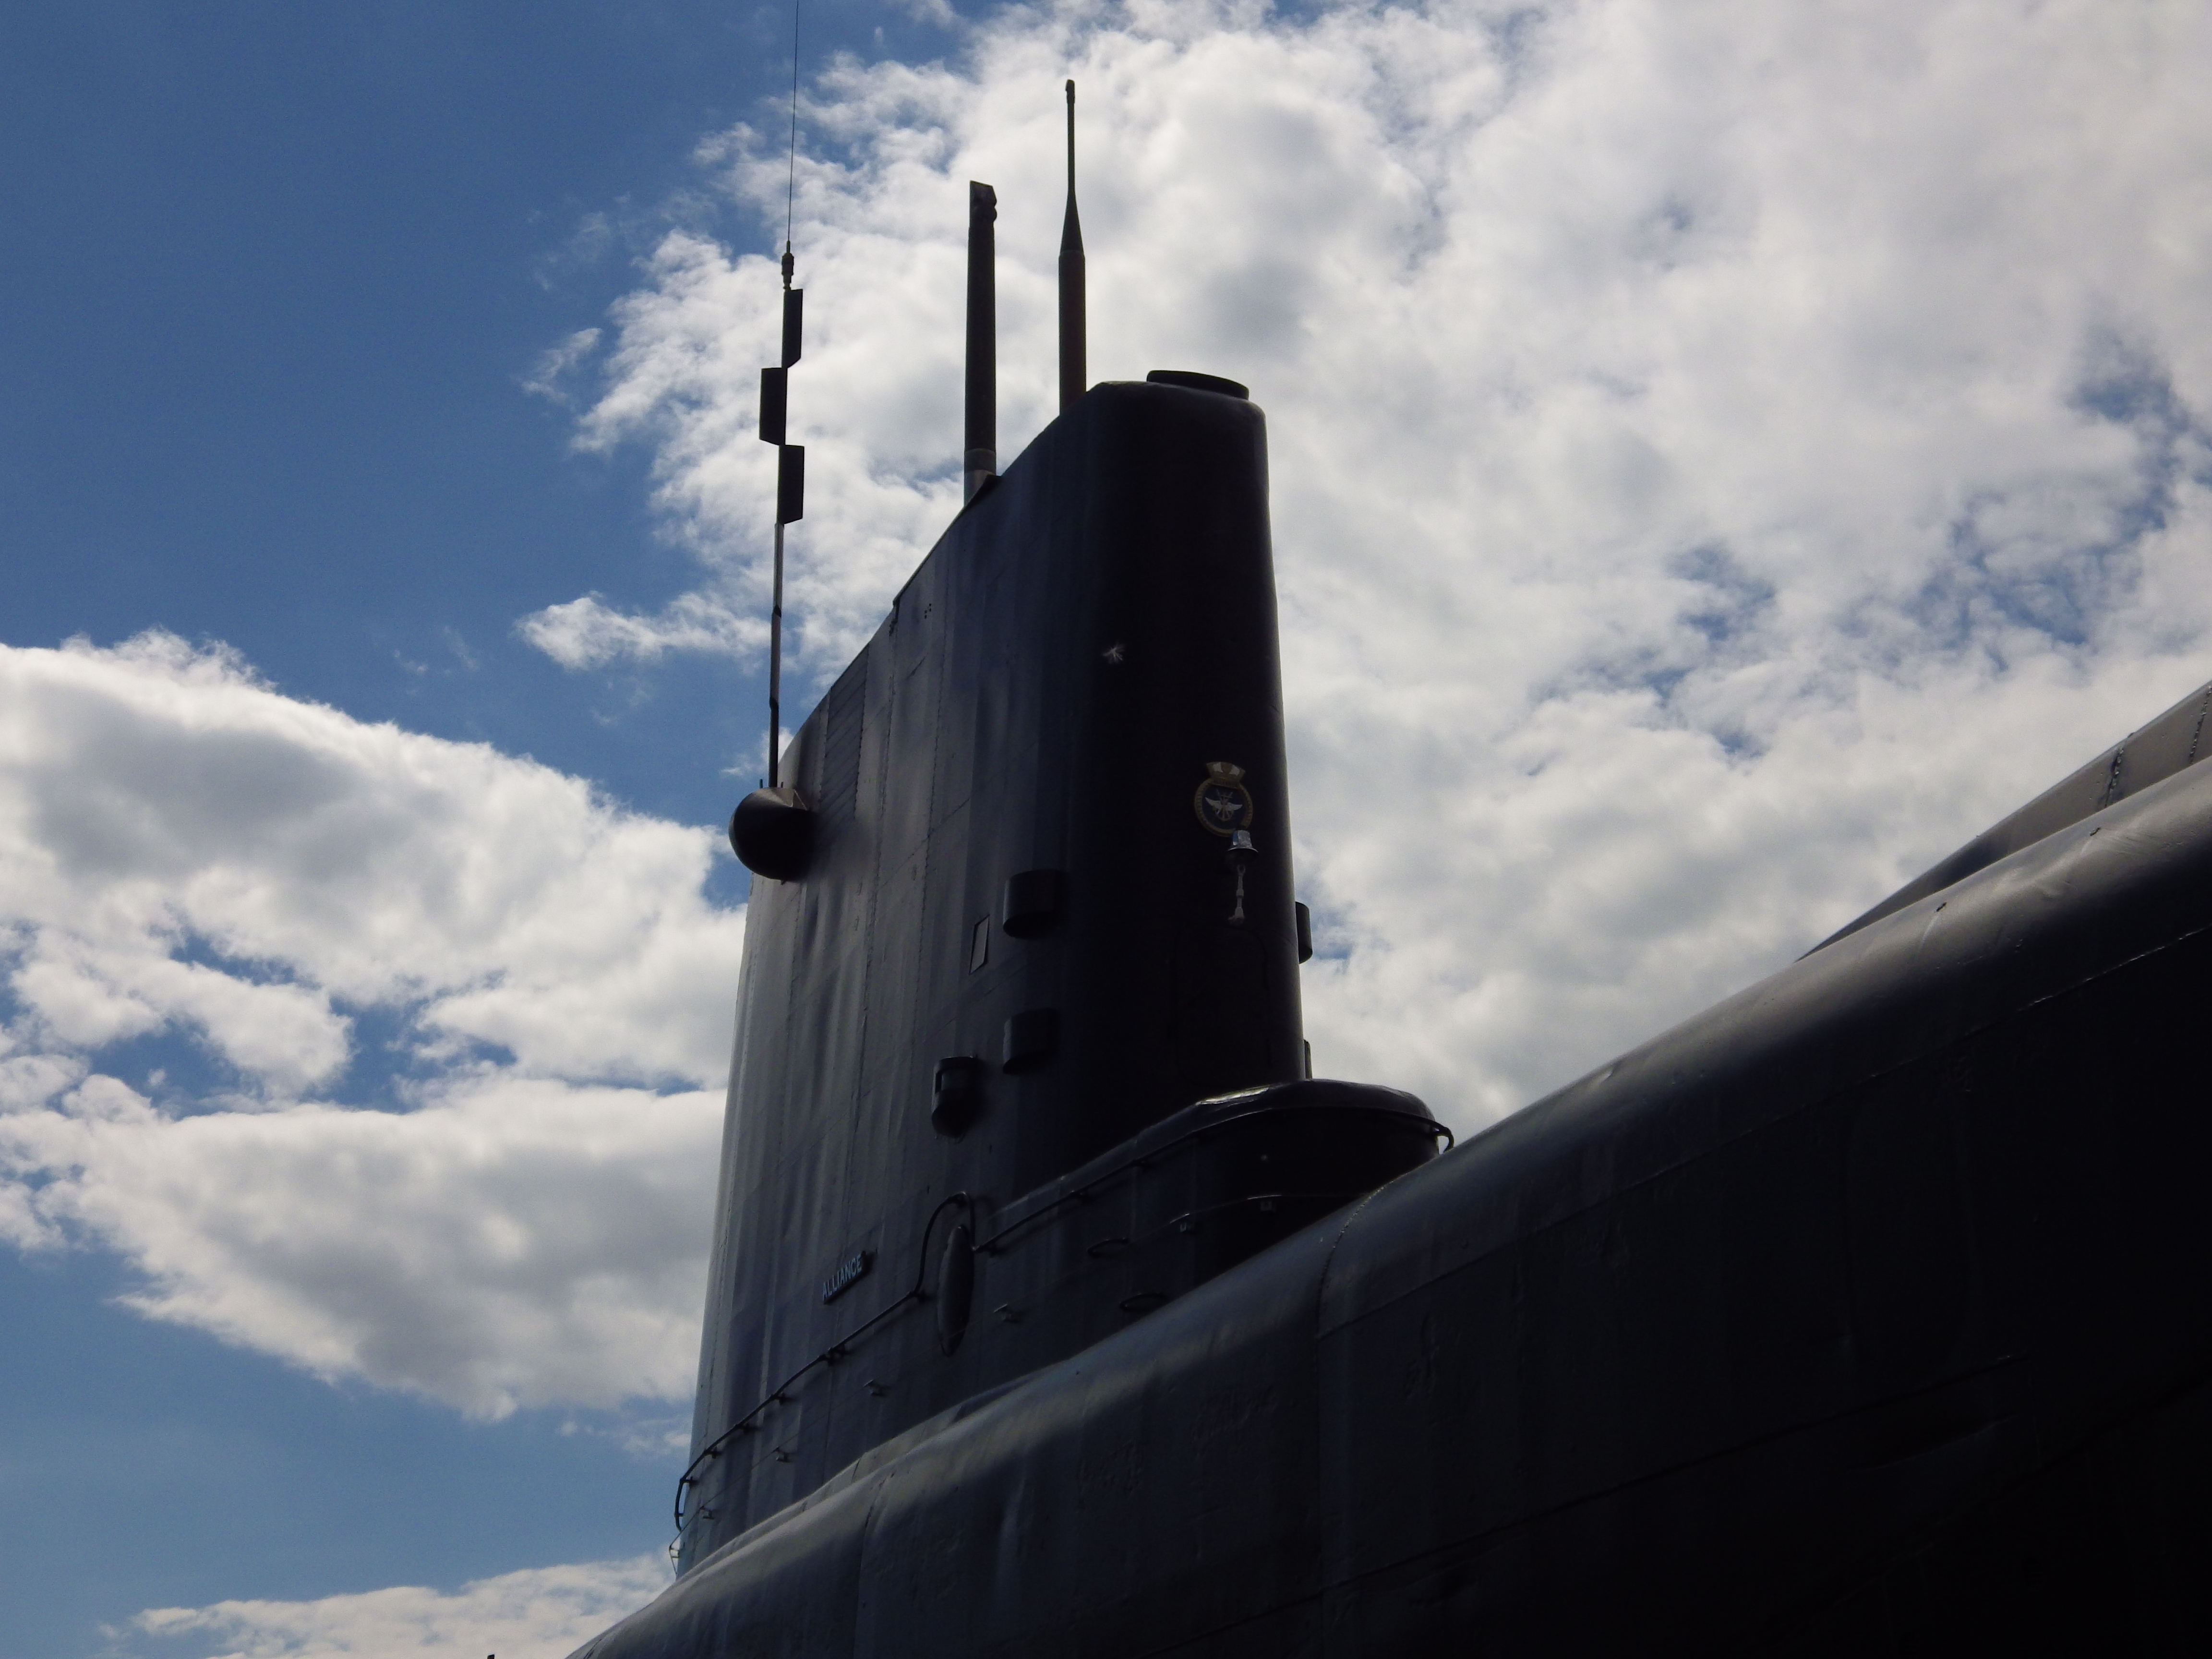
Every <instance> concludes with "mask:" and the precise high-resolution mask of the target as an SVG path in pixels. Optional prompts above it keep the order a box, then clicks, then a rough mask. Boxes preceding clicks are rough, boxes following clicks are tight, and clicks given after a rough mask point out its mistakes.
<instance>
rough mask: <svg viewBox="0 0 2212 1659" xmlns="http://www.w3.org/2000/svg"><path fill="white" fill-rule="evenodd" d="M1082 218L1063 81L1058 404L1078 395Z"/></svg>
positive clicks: (1070, 91) (1082, 377)
mask: <svg viewBox="0 0 2212 1659" xmlns="http://www.w3.org/2000/svg"><path fill="white" fill-rule="evenodd" d="M1083 311H1084V304H1083V221H1082V220H1080V219H1079V218H1077V217H1076V215H1075V82H1073V81H1070V82H1068V83H1067V216H1066V218H1065V219H1063V220H1061V221H1060V408H1061V409H1063V410H1065V409H1066V407H1067V406H1068V405H1069V404H1072V403H1073V402H1074V401H1075V400H1076V399H1077V398H1080V397H1081V396H1082V395H1083V394H1084V392H1085V390H1086V389H1087V386H1088V385H1089V381H1088V379H1087V376H1086V374H1085V368H1084V361H1083V359H1084V343H1085V342H1084V335H1085V325H1084V315H1083Z"/></svg>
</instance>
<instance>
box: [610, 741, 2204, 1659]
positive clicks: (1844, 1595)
mask: <svg viewBox="0 0 2212 1659" xmlns="http://www.w3.org/2000/svg"><path fill="white" fill-rule="evenodd" d="M2208 923H2212V770H2208V769H2201V768H2193V767H2192V768H2191V769H2188V770H2186V771H2184V772H2182V773H2180V774H2179V775H2176V776H2173V777H2170V778H2168V779H2167V780H2166V781H2164V782H2161V783H2159V784H2156V785H2154V786H2153V787H2150V788H2148V789H2147V790H2145V791H2143V792H2142V793H2140V794H2137V795H2135V796H2133V797H2132V798H2130V799H2126V800H2124V801H2122V802H2120V803H2119V804H2118V805H2114V806H2112V807H2109V808H2108V809H2106V811H2102V812H2100V813H2098V814H2096V815H2095V816H2094V817H2091V818H2089V819H2087V821H2085V822H2082V823H2077V824H2075V825H2074V826H2073V827H2071V828H2069V829H2063V830H2061V831H2060V832H2059V833H2057V834H2056V835H2053V836H2050V837H2049V838H2047V839H2045V840H2044V841H2042V842H2039V843H2037V844H2035V845H2033V846H2031V847H2028V848H2026V849H2024V850H2022V851H2020V852H2017V853H2015V854H2012V855H2011V856H2010V857H2008V858H2006V859H2004V860H2002V862H2000V863H1997V864H1995V865H1993V866H1990V867H1989V868H1987V869H1984V870H1983V871H1981V872H1979V873H1978V874H1977V875H1975V876H1973V877H1972V878H1969V879H1968V880H1966V881H1965V882H1963V883H1961V884H1958V885H1956V886H1954V887H1952V888H1950V889H1948V890H1946V891H1944V892H1942V893H1937V894H1933V895H1930V896H1928V897H1926V898H1923V899H1921V900H1920V901H1919V902H1917V903H1914V904H1911V905H1910V906H1909V907H1907V908H1904V909H1902V910H1899V911H1898V912H1896V913H1895V914H1893V915H1888V916H1887V917H1885V918H1883V919H1882V920H1881V921H1877V922H1875V923H1874V924H1873V925H1871V926H1869V927H1864V928H1863V929H1862V930H1861V931H1859V932H1857V933H1852V934H1850V936H1848V937H1846V938H1844V939H1839V940H1838V941H1837V942H1835V943H1833V944H1832V945H1829V946H1828V947H1827V948H1826V949H1824V950H1821V951H1819V952H1817V953H1816V954H1815V955H1814V956H1812V957H1808V958H1807V959H1805V960H1804V961H1802V962H1800V963H1796V964H1794V965H1793V966H1791V967H1790V968H1789V969H1784V971H1783V972H1782V973H1780V974H1778V975H1775V976H1774V977H1773V978H1771V979H1770V980H1767V981H1765V982H1763V983H1761V984H1759V985H1758V986H1756V987H1753V988H1752V989H1750V990H1748V991H1746V992H1744V993H1742V994H1740V995H1738V996H1736V997H1735V998H1733V999H1731V1000H1729V1001H1727V1002H1724V1003H1723V1004H1721V1005H1720V1006H1717V1007H1716V1008H1714V1009H1712V1010H1711V1011H1709V1012H1706V1013H1705V1014H1703V1015H1700V1016H1699V1017H1698V1018H1695V1019H1692V1020H1691V1021H1689V1022H1688V1023H1686V1024H1684V1025H1682V1026H1680V1027H1679V1028H1677V1029H1676V1030H1674V1031H1672V1032H1670V1033H1668V1035H1666V1036H1662V1037H1660V1038H1658V1039H1656V1041H1654V1042H1650V1043H1648V1044H1646V1045H1645V1046H1644V1047H1642V1048H1638V1049H1636V1050H1634V1051H1633V1052H1632V1053H1631V1054H1627V1055H1626V1056H1624V1057H1623V1058H1621V1059H1620V1060H1618V1061H1616V1062H1615V1063H1614V1064H1613V1065H1611V1066H1606V1067H1604V1068H1602V1069H1601V1070H1600V1071H1599V1072H1597V1073H1594V1074H1593V1075H1592V1076H1591V1077H1589V1078H1587V1079H1583V1081H1581V1082H1579V1083H1577V1084H1575V1085H1571V1087H1569V1088H1566V1089H1565V1090H1562V1091H1559V1093H1557V1094H1555V1095H1553V1096H1552V1097H1549V1098H1547V1099H1546V1100H1544V1101H1542V1102H1540V1103H1537V1104H1535V1105H1534V1106H1532V1107H1530V1108H1528V1109H1527V1110H1525V1111H1523V1112H1521V1113H1519V1114H1517V1115H1515V1116H1513V1117H1511V1118H1510V1119H1508V1120H1506V1121H1504V1122H1502V1123H1500V1124H1498V1126H1496V1127H1493V1128H1492V1129H1491V1130H1490V1131H1488V1132H1487V1133H1484V1134H1483V1135H1481V1136H1480V1137H1478V1138H1477V1139H1474V1140H1473V1141H1471V1142H1470V1143H1469V1144H1468V1145H1467V1146H1463V1147H1462V1148H1460V1149H1459V1150H1458V1151H1456V1152H1452V1153H1450V1154H1449V1155H1448V1156H1445V1157H1443V1158H1439V1159H1437V1160H1435V1161H1434V1162H1431V1163H1429V1164H1425V1165H1423V1166H1422V1167H1420V1168H1419V1169H1417V1170H1413V1172H1412V1173H1410V1174H1407V1175H1405V1176H1401V1177H1400V1178H1399V1179H1397V1180H1395V1181H1394V1182H1391V1183H1390V1184H1389V1185H1388V1186H1386V1187H1384V1188H1383V1189H1382V1190H1381V1191H1380V1192H1378V1193H1376V1194H1374V1195H1373V1196H1372V1197H1371V1198H1369V1199H1367V1200H1363V1201H1362V1202H1360V1203H1358V1204H1357V1205H1355V1206H1352V1208H1351V1209H1350V1210H1348V1211H1346V1212H1340V1213H1339V1214H1338V1215H1336V1216H1334V1217H1332V1218H1328V1219H1327V1220H1324V1221H1322V1222H1320V1223H1317V1224H1316V1225H1311V1226H1310V1227H1308V1228H1307V1229H1306V1230H1305V1231H1303V1232H1301V1233H1299V1234H1297V1236H1295V1237H1291V1238H1289V1239H1287V1240H1286V1241H1285V1242H1283V1243H1278V1244H1276V1245H1274V1246H1273V1247H1272V1248H1271V1249H1267V1250H1266V1251H1265V1252H1264V1253H1262V1254H1261V1255H1258V1256H1256V1257H1255V1258H1253V1259H1252V1260H1250V1261H1246V1262H1244V1263H1243V1265H1241V1266H1239V1267H1234V1268H1232V1269H1231V1270H1230V1271H1228V1272H1226V1273H1223V1274H1221V1275H1220V1276H1219V1277H1217V1278H1214V1279H1212V1280H1211V1281H1210V1282H1207V1283H1205V1284H1202V1285H1199V1286H1198V1287H1197V1288H1195V1289H1194V1290H1192V1291H1189V1292H1188V1294H1186V1295H1183V1296H1182V1297H1180V1299H1178V1300H1176V1301H1173V1302H1171V1303H1170V1304H1168V1305H1166V1306H1165V1307H1163V1308H1161V1309H1160V1310H1158V1311H1157V1312H1154V1313H1152V1314H1150V1315H1148V1316H1145V1317H1143V1318H1142V1319H1140V1320H1139V1321H1138V1322H1136V1323H1135V1324H1133V1326H1131V1327H1130V1328H1127V1329H1125V1330H1122V1331H1121V1332H1120V1333H1119V1334H1115V1335H1112V1336H1110V1337H1109V1338H1107V1339H1106V1340H1103V1341H1100V1342H1098V1343H1097V1344H1096V1345H1095V1346H1091V1347H1088V1348H1086V1349H1085V1350H1084V1351H1082V1352H1079V1353H1077V1354H1075V1355H1074V1356H1073V1358H1066V1359H1064V1360H1060V1361H1059V1362H1058V1363H1055V1364H1050V1365H1048V1366H1047V1367H1046V1368H1045V1369H1043V1370H1040V1371H1037V1372H1035V1373H1034V1374H1032V1375H1030V1376H1028V1377H1026V1378H1024V1379H1023V1380H1021V1381H1019V1382H1017V1383H1013V1384H1012V1385H1011V1386H1008V1387H1005V1388H1002V1389H997V1390H994V1391H992V1392H990V1393H989V1394H987V1395H984V1396H981V1397H980V1398H979V1399H977V1400H976V1401H972V1402H970V1404H969V1405H968V1406H964V1407H959V1408H957V1409H955V1410H954V1411H951V1412H949V1413H944V1414H943V1415H941V1416H940V1417H939V1418H938V1419H933V1420H932V1421H931V1422H928V1423H925V1424H922V1425H919V1426H918V1427H916V1428H914V1429H912V1430H909V1431H907V1432H906V1433H905V1434H903V1435H902V1436H901V1437H898V1438H897V1439H896V1440H893V1441H891V1442H890V1443H886V1444H885V1445H884V1446H883V1447H881V1448H879V1449H878V1450H877V1451H875V1452H873V1453H871V1454H869V1455H867V1456H866V1457H864V1458H862V1459H861V1460H860V1462H857V1463H855V1464H854V1465H853V1466H852V1467H851V1468H848V1470H847V1471H845V1473H843V1474H840V1475H838V1476H836V1477H835V1478H833V1479H832V1480H829V1482H828V1483H827V1484H826V1485H824V1486H822V1487H821V1488H820V1489H819V1490H817V1492H814V1493H813V1495H812V1496H811V1497H809V1498H805V1499H803V1500H801V1501H800V1502H799V1503H798V1504H794V1505H793V1506H792V1507H791V1508H790V1509H787V1510H784V1511H783V1512H782V1513H781V1514H779V1515H776V1516H772V1517H770V1518H769V1519H768V1520H767V1521H764V1522H761V1523H760V1524H758V1525H757V1526H754V1527H753V1528H750V1530H749V1531H748V1532H746V1533H745V1534H743V1535H741V1536H739V1537H738V1538H736V1539H735V1540H733V1541H731V1542H730V1543H728V1544H726V1545H725V1546H723V1547H721V1548H720V1549H719V1550H717V1551H715V1552H714V1553H712V1554H711V1555H708V1556H706V1557H705V1559H701V1560H699V1561H698V1562H697V1563H696V1565H693V1566H692V1568H691V1570H690V1571H688V1572H687V1574H686V1575H685V1577H684V1578H683V1579H682V1580H681V1581H680V1582H679V1583H678V1584H676V1585H675V1586H674V1587H672V1588H671V1589H670V1590H669V1591H668V1592H667V1593H666V1594H665V1595H663V1596H662V1597H661V1598H660V1599H659V1600H658V1601H655V1602H654V1603H653V1605H652V1606H650V1607H647V1608H646V1609H645V1610H643V1611H642V1612H641V1613H638V1614H636V1615H635V1616H634V1617H633V1618H631V1619H630V1620H627V1621H626V1622H624V1623H623V1625H621V1626H617V1628H616V1629H615V1630H613V1631H611V1632H608V1633H607V1634H606V1635H605V1636H604V1637H602V1638H599V1640H598V1641H596V1642H594V1643H592V1644H590V1645H589V1646H588V1647H587V1648H586V1650H584V1652H585V1653H586V1654H587V1655H589V1656H591V1659H648V1656H650V1659H678V1656H683V1659H704V1656H708V1655H714V1656H739V1655H744V1656H750V1655H762V1656H766V1655H776V1656H785V1659H799V1656H824V1659H827V1656H838V1659H844V1656H891V1655H896V1656H900V1659H921V1656H927V1655H953V1654H958V1655H963V1656H973V1655H991V1656H1004V1659H1013V1656H1030V1655H1035V1656H1046V1655H1050V1656H1054V1659H1065V1656H1071V1655H1094V1656H1099V1659H1108V1656H1112V1659H1136V1656H1148V1655H1169V1654H1176V1655H1182V1654H1191V1655H1195V1654H1201V1653H1202V1654H1207V1655H1243V1654H1251V1655H1255V1656H1257V1655H1267V1656H1269V1659H1279V1656H1285V1655H1300V1654H1312V1655H1316V1656H1352V1655H1361V1656H1365V1655H1386V1654H1387V1655H1419V1654H1431V1653H1435V1654H1444V1653H1451V1654H1461V1653H1468V1654H1478V1653H1479V1654H1481V1655H1485V1656H1501V1659H1502V1656H1530V1659H1534V1656H1558V1655H1563V1654H1577V1655H1579V1654H1591V1655H1595V1654H1605V1655H1608V1656H1611V1655H1620V1654H1627V1653H1635V1654H1650V1653H1677V1652H1679V1653H1696V1654H1699V1655H1710V1654H1756V1655H1774V1656H1780V1655H1791V1656H1796V1655H1808V1656H1809V1655H1815V1654H1820V1655H1826V1654H1892V1653H1895V1654H1900V1655H1902V1654H1917V1653H1923V1652H1926V1653H1942V1654H1961V1653H1967V1652H1994V1653H2004V1654H2008V1655H2020V1654H2045V1653H2048V1654H2059V1653H2064V1654H2068V1655H2080V1654H2085V1653H2096V1654H2099V1655H2125V1654H2146V1655H2148V1654H2165V1653H2183V1652H2202V1651H2207V1650H2212V1598H2207V1597H2206V1596H2205V1595H2204V1594H2203V1583H2204V1582H2205V1581H2206V1580H2207V1578H2208V1577H2212V1497H2208V1496H2207V1494H2208V1492H2212V1394H2208V1392H2207V1389H2208V1376H2212V1202H2208V1200H2207V1198H2206V1195H2205V1191H2204V1188H2205V1187H2206V1184H2207V1176H2208V1171H2212V1100H2208V1097H2207V1096H2208V1091H2207V1089H2206V1086H2205V1084H2204V1082H2203V1076H2204V1072H2203V1049H2204V1048H2205V1046H2206V1045H2205V1038H2204V1036H2203V1031H2204V1030H2205V1027H2204V1026H2203V1025H2202V1024H2199V1023H2198V1022H2199V1021H2201V1020H2203V1019H2204V1018H2205V1012H2204V1011H2205V1006H2206V1003H2207V1000H2208V993H2212V929H2208Z"/></svg>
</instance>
